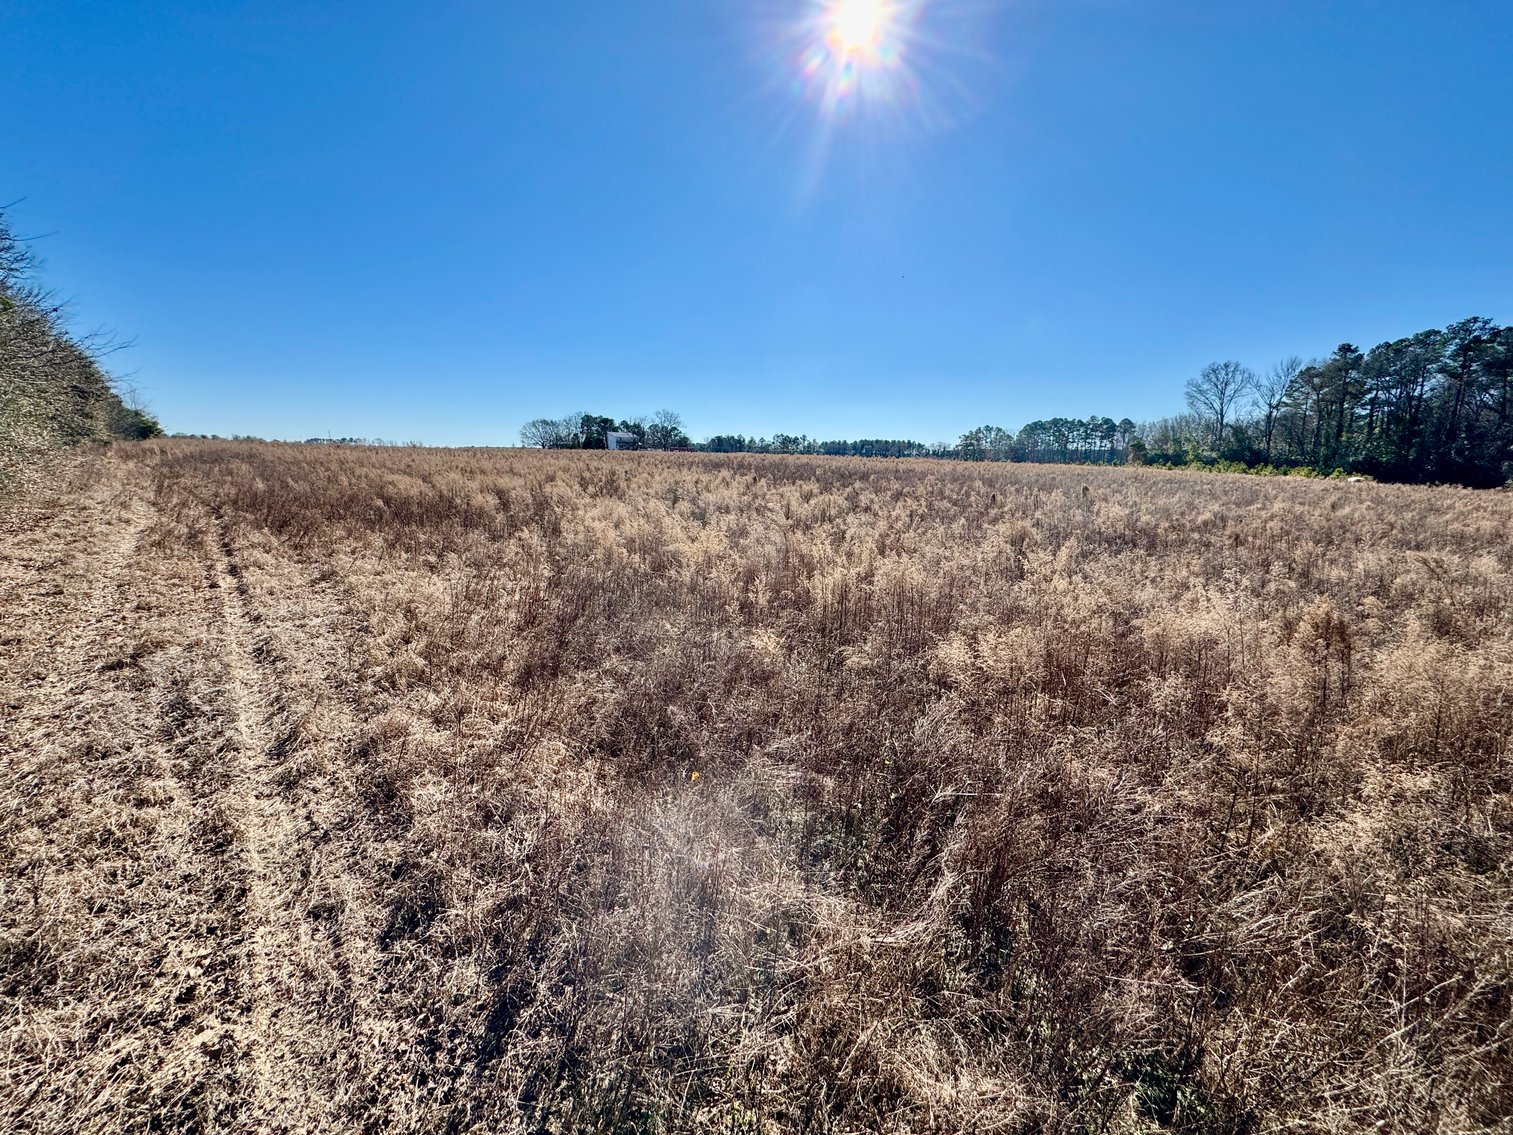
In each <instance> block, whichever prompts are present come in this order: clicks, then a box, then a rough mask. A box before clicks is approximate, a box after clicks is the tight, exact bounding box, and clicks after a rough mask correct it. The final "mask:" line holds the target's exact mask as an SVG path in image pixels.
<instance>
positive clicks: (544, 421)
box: [520, 418, 565, 449]
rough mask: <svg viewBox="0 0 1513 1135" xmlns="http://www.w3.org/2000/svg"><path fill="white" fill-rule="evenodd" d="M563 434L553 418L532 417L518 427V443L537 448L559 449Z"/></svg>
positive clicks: (560, 426) (559, 424)
mask: <svg viewBox="0 0 1513 1135" xmlns="http://www.w3.org/2000/svg"><path fill="white" fill-rule="evenodd" d="M564 440H565V435H564V433H563V430H562V423H561V422H560V421H558V420H557V419H555V418H534V419H532V420H531V421H529V422H526V423H525V425H523V426H521V427H520V444H521V445H524V446H530V447H533V448H537V449H559V448H561V447H562V445H563V443H564Z"/></svg>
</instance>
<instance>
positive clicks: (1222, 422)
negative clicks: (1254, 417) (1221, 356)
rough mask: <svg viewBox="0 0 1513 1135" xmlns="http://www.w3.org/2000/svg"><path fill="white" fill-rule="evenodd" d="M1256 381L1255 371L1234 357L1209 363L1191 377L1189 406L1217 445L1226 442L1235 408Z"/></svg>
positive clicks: (1188, 393) (1189, 380)
mask: <svg viewBox="0 0 1513 1135" xmlns="http://www.w3.org/2000/svg"><path fill="white" fill-rule="evenodd" d="M1255 382H1256V374H1255V371H1253V370H1251V369H1250V368H1249V367H1247V366H1242V365H1241V364H1240V363H1237V362H1234V361H1233V360H1231V361H1228V362H1222V363H1209V364H1208V365H1207V366H1206V367H1204V368H1203V369H1202V370H1201V371H1199V372H1198V377H1197V378H1192V379H1188V382H1187V408H1188V409H1189V410H1191V411H1192V412H1193V413H1194V414H1197V415H1198V416H1199V417H1200V418H1202V419H1203V420H1204V421H1205V422H1206V423H1207V424H1208V427H1209V431H1210V433H1211V435H1212V439H1213V444H1214V446H1215V447H1218V446H1221V445H1223V444H1224V431H1225V430H1226V429H1228V428H1229V422H1230V418H1231V417H1232V416H1233V412H1234V408H1235V406H1236V405H1237V404H1238V403H1239V401H1240V399H1241V398H1243V397H1244V396H1245V394H1246V393H1247V392H1248V391H1249V390H1250V389H1251V388H1252V387H1253V386H1254V385H1255Z"/></svg>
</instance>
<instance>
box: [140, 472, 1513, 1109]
mask: <svg viewBox="0 0 1513 1135" xmlns="http://www.w3.org/2000/svg"><path fill="white" fill-rule="evenodd" d="M132 457H133V459H136V460H142V461H145V462H148V463H149V465H150V468H151V472H152V474H153V476H154V477H155V478H156V481H157V484H158V501H159V505H160V508H161V511H162V514H163V515H164V516H165V517H176V518H179V520H178V521H177V522H178V523H182V524H184V525H186V526H188V527H189V528H190V529H193V528H194V526H196V525H201V524H205V523H208V519H207V518H209V517H211V516H214V517H217V518H219V521H218V522H219V523H220V524H222V525H224V526H225V529H224V530H225V532H226V534H227V535H226V538H227V539H228V540H229V541H230V542H231V544H233V545H235V546H237V547H242V548H247V549H253V550H255V555H256V557H257V562H258V563H260V564H262V565H263V567H262V568H261V569H260V570H261V572H262V573H263V575H264V576H266V577H267V578H269V579H273V578H280V579H282V578H287V579H289V580H291V581H298V580H302V579H315V580H317V581H322V582H321V583H320V586H323V587H327V586H336V587H339V588H340V589H341V591H342V594H344V595H345V596H346V597H347V598H346V601H347V602H348V603H350V604H351V608H352V613H351V616H350V617H347V618H345V619H344V620H343V623H344V624H345V625H350V626H351V627H353V628H356V629H355V630H353V632H352V635H353V637H351V638H350V639H348V640H344V641H343V642H341V643H340V644H335V645H332V644H327V647H325V648H323V649H326V650H327V653H329V654H332V655H335V656H339V657H340V659H341V662H340V665H333V667H332V668H331V669H330V670H329V672H328V675H329V676H328V678H327V680H328V681H329V682H331V683H332V688H331V690H330V692H329V694H321V695H319V697H320V700H322V701H328V702H330V703H331V704H339V705H342V706H344V707H350V712H351V713H352V714H353V715H354V717H355V719H356V720H357V721H358V722H359V723H360V724H358V725H357V726H355V727H354V732H353V733H352V735H350V736H344V737H341V738H336V739H334V740H333V739H328V738H315V737H309V738H304V739H301V738H300V737H298V736H293V737H292V738H291V739H290V741H289V746H288V747H289V749H290V758H289V759H290V764H289V768H290V772H289V776H290V777H293V778H297V777H299V776H305V775H311V776H314V775H319V776H321V777H323V778H324V779H323V780H322V781H321V783H322V784H323V785H326V787H323V788H322V790H321V792H322V799H323V800H325V801H327V802H328V803H329V806H330V807H332V808H335V809H337V810H338V811H339V813H340V815H339V817H338V818H337V819H335V820H332V821H330V822H329V824H328V825H327V826H325V827H324V829H323V830H324V831H325V836H324V837H323V838H324V839H326V840H327V841H328V842H327V843H325V844H323V846H322V848H321V850H320V851H319V853H318V855H317V856H316V857H315V858H313V859H312V864H318V866H312V869H311V872H310V874H309V877H308V883H307V884H306V889H305V891H304V892H302V894H301V897H300V901H301V902H302V903H303V904H305V906H306V907H307V909H308V926H309V934H310V935H311V940H312V942H323V941H328V940H329V941H339V942H341V943H344V944H345V945H344V948H345V949H346V950H347V953H346V954H344V955H343V956H344V957H351V958H353V959H355V960H354V961H352V962H351V963H350V965H349V966H348V968H345V969H343V970H342V971H341V973H340V975H339V977H340V980H339V984H337V985H334V986H333V985H332V984H331V982H332V981H333V980H334V979H333V978H332V977H331V976H330V975H329V974H328V973H326V972H325V971H324V970H319V969H318V968H317V969H313V970H312V971H311V974H310V978H309V980H310V983H311V984H310V987H309V988H308V989H304V990H298V989H296V990H291V992H290V997H291V998H303V999H304V1001H302V1004H305V1005H306V1006H307V1011H308V1012H309V1013H311V1014H314V1015H316V1016H317V1017H318V1018H319V1019H320V1020H321V1021H322V1022H323V1025H322V1031H320V1032H319V1033H318V1034H312V1036H311V1037H310V1038H309V1039H308V1045H307V1048H308V1060H309V1075H310V1077H311V1081H310V1085H307V1087H308V1086H311V1085H313V1086H314V1087H315V1089H317V1090H318V1091H319V1092H322V1093H325V1094H326V1095H327V1096H328V1098H331V1099H337V1100H340V1101H342V1107H343V1108H344V1109H345V1112H344V1114H346V1115H348V1116H349V1117H350V1124H349V1126H350V1129H352V1130H359V1129H360V1130H367V1131H375V1130H385V1129H397V1128H399V1127H403V1128H404V1129H406V1130H437V1131H441V1130H471V1129H491V1130H533V1131H565V1130H592V1131H602V1132H631V1131H647V1132H650V1131H673V1130H710V1131H716V1130H718V1131H726V1132H767V1131H809V1132H843V1131H863V1130H865V1131H894V1132H904V1131H922V1130H938V1131H984V1132H986V1131H1003V1132H1023V1133H1026V1135H1028V1133H1029V1132H1046V1131H1050V1132H1064V1133H1067V1135H1071V1133H1073V1132H1079V1133H1091V1132H1147V1131H1153V1130H1164V1131H1181V1132H1194V1133H1196V1132H1232V1133H1259V1132H1263V1131H1280V1130H1303V1131H1331V1132H1380V1131H1384V1130H1398V1131H1436V1130H1438V1131H1457V1132H1478V1131H1480V1132H1492V1131H1507V1130H1508V1123H1509V1120H1510V1116H1513V943H1510V937H1509V928H1510V926H1513V759H1510V758H1513V753H1510V748H1509V745H1510V736H1513V700H1510V699H1509V696H1508V691H1509V689H1510V688H1513V545H1510V543H1509V541H1508V539H1507V534H1508V532H1509V530H1510V528H1513V511H1510V510H1513V504H1510V502H1509V500H1508V498H1506V497H1504V496H1503V495H1501V494H1475V493H1470V492H1467V491H1465V490H1459V489H1453V488H1416V487H1407V486H1392V485H1373V486H1370V487H1369V488H1368V489H1366V490H1365V491H1361V490H1358V489H1355V490H1346V489H1345V488H1344V487H1343V486H1341V485H1339V484H1337V483H1331V482H1329V481H1317V480H1304V479H1297V478H1278V479H1262V478H1248V477H1233V478H1213V477H1197V476H1192V475H1188V474H1183V473H1159V474H1157V473H1153V472H1148V471H1143V470H1126V469H1099V468H1090V469H1073V468H1067V467H1056V466H1028V465H1019V466H1006V465H986V464H984V465H973V466H968V465H961V464H951V465H946V464H943V463H937V462H916V461H900V462H889V463H887V464H868V465H861V464H859V463H856V462H851V461H843V460H839V459H835V460H823V459H818V460H817V459H813V458H806V459H803V460H797V459H786V458H780V457H766V456H745V455H734V456H718V457H716V456H705V455H697V454H693V455H661V454H631V455H624V456H610V455H596V454H592V453H571V454H569V453H550V452H547V453H535V454H529V453H518V452H516V453H501V452H497V451H496V452H492V453H490V452H485V451H470V452H463V453H447V452H438V451H427V450H385V451H376V450H360V449H343V448H339V447H338V448H333V447H311V446H267V445H264V446H253V445H243V446H232V445H225V444H210V443H185V442H172V443H152V444H151V445H150V446H149V447H146V448H143V449H140V450H136V451H134V453H133V454H132ZM289 562H292V563H293V564H294V565H297V566H296V567H295V568H293V569H289V568H285V567H282V566H280V565H282V564H286V563H289ZM287 586H291V587H292V586H294V583H289V584H287ZM274 618H275V616H273V615H272V614H270V615H269V616H268V622H267V624H266V625H267V626H268V628H269V632H270V633H273V632H275V631H276V630H277V626H276V623H275V622H274ZM312 633H315V632H312ZM318 633H320V634H322V635H325V634H327V633H328V632H326V631H320V632H318ZM309 696H310V697H311V698H312V699H315V698H316V697H317V695H316V694H314V693H312V694H311V695H309ZM333 752H334V753H336V754H338V755H336V756H331V755H330V754H332V753H333ZM322 753H325V754H327V756H324V757H322V756H320V754H322ZM321 761H324V762H328V763H327V764H324V765H320V764H312V762H321ZM301 769H304V770H305V771H304V772H301V771H300V770H301ZM322 769H323V770H324V771H321V770H322ZM338 864H349V865H351V867H350V870H351V871H354V872H356V873H357V874H356V875H353V876H350V877H349V876H342V877H339V878H333V877H328V874H329V872H331V871H333V870H335V869H336V865H338ZM359 898H360V900H361V901H359ZM364 911H372V912H376V913H372V914H364V913H363V912H364ZM322 982H324V983H325V984H324V985H322V984H321V983H322ZM322 990H326V991H327V992H325V993H322V992H321V991H322ZM373 1037H382V1038H385V1041H384V1046H383V1050H382V1052H381V1053H378V1054H376V1055H375V1054H374V1053H373V1052H372V1051H370V1049H371V1042H370V1040H369V1039H368V1038H373Z"/></svg>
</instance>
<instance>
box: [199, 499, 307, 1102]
mask: <svg viewBox="0 0 1513 1135" xmlns="http://www.w3.org/2000/svg"><path fill="white" fill-rule="evenodd" d="M209 543H210V544H211V549H210V550H211V556H212V559H211V581H210V582H211V586H212V587H213V588H214V589H215V590H216V592H217V593H218V596H219V601H220V618H221V623H222V628H223V632H224V636H225V637H224V642H223V649H222V658H221V662H222V664H223V665H224V666H225V671H226V690H225V695H226V703H227V708H228V710H229V713H230V718H231V731H232V734H233V736H232V737H231V741H232V742H233V749H234V752H235V757H234V759H233V761H232V762H231V764H230V767H228V768H227V770H226V784H225V787H224V788H223V789H222V791H221V799H222V809H223V811H224V814H225V816H226V817H227V819H228V821H229V822H230V823H231V824H232V826H233V827H234V828H235V830H236V831H237V833H238V835H239V837H240V838H239V847H240V850H241V859H242V866H243V868H244V870H245V879H246V895H245V898H244V903H243V919H244V935H245V937H244V944H243V948H244V968H245V983H246V984H245V996H244V1002H245V1004H244V1005H243V1007H242V1011H243V1013H244V1014H245V1017H244V1020H243V1021H242V1023H241V1034H242V1051H243V1057H242V1063H243V1068H242V1071H243V1075H244V1089H245V1091H246V1092H247V1096H248V1100H247V1102H248V1104H249V1106H250V1108H251V1112H252V1115H251V1117H250V1118H251V1119H252V1120H253V1123H254V1125H255V1127H256V1129H258V1130H289V1129H291V1128H290V1127H289V1126H288V1124H287V1122H286V1121H287V1120H288V1119H290V1118H291V1117H292V1118H294V1120H295V1124H296V1126H297V1125H298V1123H299V1120H298V1118H297V1117H299V1116H302V1115H303V1116H308V1115H309V1108H308V1107H307V1106H306V1102H307V1101H308V1098H309V1089H308V1085H309V1080H308V1076H307V1072H308V1069H307V1067H306V1066H305V1065H304V1064H303V1063H302V1061H301V1060H300V1057H299V1053H298V1046H297V1044H296V1040H297V1037H296V1036H295V1035H294V1032H293V1031H292V1027H291V1026H292V1022H288V1023H286V1021H285V1020H284V1017H285V1015H286V1014H288V1015H290V1016H292V1015H293V1014H292V1008H293V1003H294V1000H295V998H294V996H293V992H294V983H295V981H296V980H297V974H296V972H295V963H296V960H297V958H298V957H299V954H300V949H301V944H300V942H301V938H300V926H299V915H298V913H297V911H296V910H295V909H294V906H293V902H292V899H293V894H294V890H295V885H294V883H293V881H292V880H291V879H290V872H289V870H288V863H289V861H290V860H292V859H293V857H294V856H295V855H296V854H297V853H298V851H299V846H300V842H301V835H302V831H301V828H302V825H301V823H300V821H299V819H298V817H297V815H296V813H295V810H294V808H293V807H292V806H291V803H290V801H289V799H288V792H287V789H286V788H285V787H283V786H282V785H281V783H280V771H281V768H282V766H283V764H284V762H285V760H286V758H287V757H288V754H289V750H290V747H291V744H292V740H293V736H294V730H293V729H291V728H289V727H288V726H287V725H286V724H285V718H286V717H287V714H288V708H289V707H288V705H287V696H286V694H285V691H284V688H283V684H282V682H281V680H280V678H279V675H278V672H277V665H278V659H277V655H276V653H275V651H274V649H273V647H272V644H271V643H270V641H269V639H268V636H267V633H266V632H265V631H263V630H262V629H261V624H262V618H261V616H260V614H259V612H258V611H257V609H256V607H255V606H254V604H253V602H252V598H251V594H250V591H249V589H248V587H247V583H246V581H245V580H244V579H243V576H242V570H241V568H240V566H239V564H238V561H237V557H236V553H235V549H234V547H233V545H232V542H231V535H230V528H229V525H228V524H227V522H226V521H225V519H224V518H223V517H222V516H221V515H219V513H217V514H215V516H214V524H213V528H212V531H211V533H210V536H209Z"/></svg>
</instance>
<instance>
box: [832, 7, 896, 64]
mask: <svg viewBox="0 0 1513 1135" xmlns="http://www.w3.org/2000/svg"><path fill="white" fill-rule="evenodd" d="M889 15H890V13H889V8H888V5H887V3H885V2H884V0H839V2H838V3H837V4H836V5H835V8H834V11H833V13H832V17H831V18H832V27H831V30H830V42H831V43H832V44H833V45H834V46H835V48H836V50H838V51H840V52H843V53H845V54H847V55H854V54H858V53H865V52H872V51H876V50H877V48H878V46H879V44H880V43H881V41H882V39H883V36H884V33H885V32H886V31H887V24H888V17H889Z"/></svg>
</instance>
